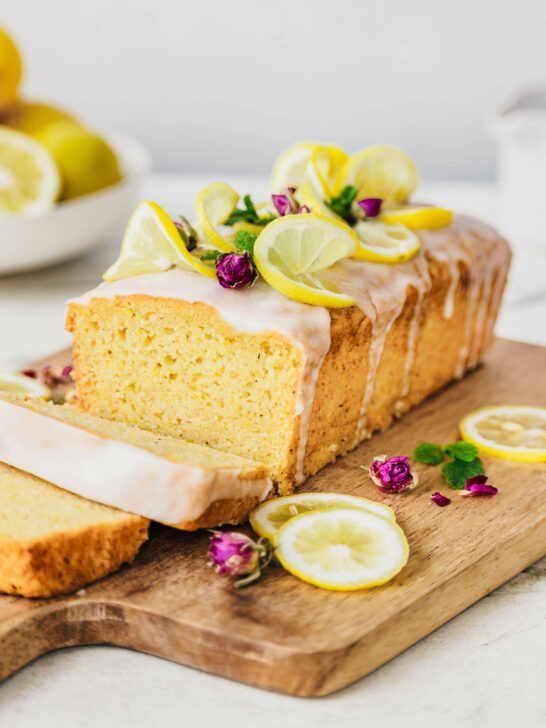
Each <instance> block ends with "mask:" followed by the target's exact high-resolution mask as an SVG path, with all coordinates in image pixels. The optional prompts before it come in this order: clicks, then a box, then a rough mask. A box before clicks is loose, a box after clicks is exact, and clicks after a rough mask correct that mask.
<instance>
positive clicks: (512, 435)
mask: <svg viewBox="0 0 546 728" xmlns="http://www.w3.org/2000/svg"><path fill="white" fill-rule="evenodd" d="M459 430H460V432H461V435H462V437H463V439H464V440H466V441H467V442H471V443H472V444H473V445H476V447H477V448H478V449H479V450H480V451H481V452H484V453H487V454H489V455H495V456H496V457H498V458H508V459H510V460H520V461H522V462H526V463H542V462H546V407H528V406H524V405H509V404H506V405H495V406H493V407H481V408H480V409H477V410H474V412H470V413H469V414H468V415H466V416H465V417H463V419H462V420H461V421H460V422H459Z"/></svg>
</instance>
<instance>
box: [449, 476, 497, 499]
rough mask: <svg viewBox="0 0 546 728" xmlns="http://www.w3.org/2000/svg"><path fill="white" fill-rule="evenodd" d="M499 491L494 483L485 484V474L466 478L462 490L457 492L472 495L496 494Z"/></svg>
mask: <svg viewBox="0 0 546 728" xmlns="http://www.w3.org/2000/svg"><path fill="white" fill-rule="evenodd" d="M498 492H499V489H498V488H495V486H494V485H487V476H485V475H475V476H474V477H473V478H468V479H467V481H466V485H465V487H464V490H460V491H459V493H460V494H461V495H464V496H474V495H497V493H498Z"/></svg>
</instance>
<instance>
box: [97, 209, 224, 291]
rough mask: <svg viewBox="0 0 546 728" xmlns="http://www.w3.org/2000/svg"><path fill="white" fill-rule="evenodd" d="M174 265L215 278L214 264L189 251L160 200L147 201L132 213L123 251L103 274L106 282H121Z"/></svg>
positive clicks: (124, 237)
mask: <svg viewBox="0 0 546 728" xmlns="http://www.w3.org/2000/svg"><path fill="white" fill-rule="evenodd" d="M173 265H175V266H177V267H178V268H184V269H185V270H191V271H195V272H198V273H202V274H203V275H205V276H208V277H209V278H214V277H215V275H216V270H215V268H214V267H213V265H210V266H208V265H204V264H203V263H202V262H201V261H200V260H199V259H198V258H197V257H196V256H193V255H192V254H191V253H189V252H188V250H187V248H186V246H185V245H184V243H183V241H182V239H181V237H180V235H179V234H178V231H177V229H176V226H175V224H174V222H173V221H172V220H171V218H170V217H169V216H168V215H167V213H166V212H165V210H163V209H162V208H161V207H160V206H159V205H158V204H157V203H155V202H148V201H143V202H141V203H140V204H139V205H138V206H137V208H136V210H135V211H134V212H133V214H132V215H131V219H130V220H129V224H128V225H127V229H126V230H125V235H124V236H123V243H122V245H121V252H120V254H119V258H118V259H117V260H116V262H115V263H114V264H113V265H111V266H110V268H108V270H107V271H106V273H105V274H104V275H103V278H104V280H105V281H117V280H119V279H120V278H130V277H131V276H137V275H141V274H142V273H157V272H159V271H164V270H168V269H169V268H171V267H172V266H173Z"/></svg>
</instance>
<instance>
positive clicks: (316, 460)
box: [0, 215, 511, 494]
mask: <svg viewBox="0 0 546 728" xmlns="http://www.w3.org/2000/svg"><path fill="white" fill-rule="evenodd" d="M266 229H267V228H266ZM416 233H417V235H418V236H419V239H420V243H421V246H420V249H419V252H418V253H417V254H416V255H414V257H412V258H411V259H409V260H407V261H405V262H402V263H399V264H396V265H393V264H390V263H375V262H368V261H365V260H358V259H356V258H346V259H344V260H342V261H341V262H339V263H338V264H336V265H335V266H334V267H333V268H332V271H331V273H330V275H331V276H332V277H333V279H335V281H336V284H337V285H339V287H340V288H342V289H343V290H344V291H346V292H347V293H349V294H350V295H351V296H352V297H353V298H354V300H355V301H356V306H350V307H346V308H326V307H323V306H317V305H308V304H306V303H302V302H300V301H297V300H292V299H291V298H288V297H286V296H284V295H282V294H281V293H279V292H278V291H277V290H274V288H272V287H271V286H269V285H268V284H267V283H265V282H264V281H262V280H260V281H258V282H257V283H256V284H255V285H254V286H246V287H242V288H238V289H237V290H233V289H229V288H224V287H221V286H219V285H218V281H217V280H215V279H214V278H211V277H207V276H206V275H199V274H198V273H195V272H191V271H189V270H182V269H181V268H180V267H176V268H170V269H169V270H166V271H163V272H157V273H145V274H143V275H134V276H132V277H127V278H124V279H122V280H116V281H113V282H107V283H103V284H101V285H100V286H99V287H98V288H96V289H94V290H92V291H90V292H89V293H87V294H86V295H84V296H82V297H80V298H77V299H75V300H73V301H71V302H69V304H68V313H67V328H68V329H69V330H70V331H71V332H72V333H73V336H74V364H75V380H76V384H77V393H78V398H79V402H80V405H81V407H82V408H83V409H84V410H88V411H89V412H92V413H94V414H96V415H100V416H102V417H105V418H112V419H114V420H118V421H121V422H124V423H129V424H132V425H138V426H140V427H143V428H146V429H148V430H151V431H154V432H158V433H161V434H163V435H171V436H176V437H181V438H185V439H187V440H189V441H191V442H195V443H201V444H206V445H210V446H211V447H214V448H218V449H220V450H223V451H226V452H229V453H235V454H237V455H240V456H244V457H249V458H252V459H253V460H257V461H261V462H263V463H265V464H266V465H267V466H268V467H269V468H270V471H271V475H272V478H273V481H274V483H275V484H276V486H277V490H278V492H280V493H283V494H285V493H289V492H291V490H292V489H293V487H294V485H295V484H297V483H300V482H302V481H303V480H304V479H305V478H306V477H307V476H308V475H310V474H312V473H315V472H316V471H317V470H318V469H319V468H321V467H323V466H324V465H326V464H327V463H329V462H331V461H333V460H334V459H335V458H336V457H337V456H338V455H342V454H344V453H346V452H348V451H349V450H350V449H351V448H354V447H355V446H356V445H357V444H358V443H359V442H361V441H362V440H364V439H365V438H367V437H369V436H370V435H371V434H372V433H373V432H374V431H375V430H382V429H384V428H386V427H387V426H388V425H389V423H390V422H391V421H392V419H393V418H394V417H397V416H399V415H401V414H403V413H404V412H406V411H407V410H408V409H409V408H410V407H412V406H414V405H416V404H417V403H419V402H421V401H422V400H423V399H424V398H425V397H427V396H428V395H430V394H431V393H432V392H434V391H436V390H438V389H439V388H441V387H443V386H444V385H445V384H446V383H448V382H449V381H451V380H453V379H457V378H460V377H462V376H463V374H464V373H465V372H466V371H468V370H470V369H473V368H474V367H476V366H477V365H478V364H479V363H480V362H481V361H482V360H483V358H484V356H485V354H486V352H487V350H488V349H489V347H490V345H491V343H492V335H493V327H494V323H495V319H496V316H497V312H498V309H499V305H500V302H501V298H502V293H503V289H504V286H505V282H506V277H507V272H508V268H509V265H510V258H511V253H510V249H509V247H508V245H507V243H506V241H505V240H504V239H503V238H501V237H500V236H499V235H498V234H497V233H496V232H495V230H494V229H492V228H491V227H489V226H487V225H485V224H484V223H482V222H480V221H478V220H475V219H473V218H470V217H466V216H462V215H455V216H454V217H453V221H452V222H451V224H449V225H447V226H445V227H443V228H440V229H427V230H417V231H416ZM0 456H1V453H0Z"/></svg>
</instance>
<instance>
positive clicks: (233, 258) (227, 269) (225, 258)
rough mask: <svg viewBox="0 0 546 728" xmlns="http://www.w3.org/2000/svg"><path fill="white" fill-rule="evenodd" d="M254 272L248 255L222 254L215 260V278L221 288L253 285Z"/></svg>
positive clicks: (243, 253) (244, 253)
mask: <svg viewBox="0 0 546 728" xmlns="http://www.w3.org/2000/svg"><path fill="white" fill-rule="evenodd" d="M256 275H257V274H256V270H255V268H254V264H253V262H252V258H251V257H250V254H249V253H247V252H246V250H245V251H244V252H242V253H224V254H223V255H219V256H218V258H217V259H216V277H217V278H218V282H219V283H220V285H221V286H222V287H223V288H241V287H242V286H246V284H247V283H254V281H255V280H256Z"/></svg>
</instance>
